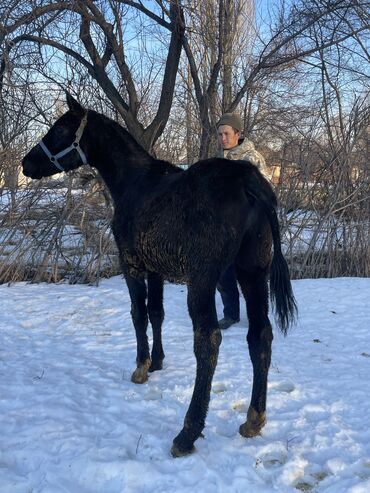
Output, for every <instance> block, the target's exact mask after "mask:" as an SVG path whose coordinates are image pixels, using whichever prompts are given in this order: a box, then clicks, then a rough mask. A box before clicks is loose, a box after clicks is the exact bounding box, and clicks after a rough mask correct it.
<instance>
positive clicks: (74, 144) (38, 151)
mask: <svg viewBox="0 0 370 493" xmlns="http://www.w3.org/2000/svg"><path fill="white" fill-rule="evenodd" d="M66 94H67V104H68V108H69V109H68V111H67V112H66V113H65V114H64V115H63V116H61V117H60V118H59V119H58V120H57V121H56V122H55V123H54V125H53V126H52V127H51V129H50V130H49V131H48V133H47V134H46V135H45V136H44V137H43V139H42V140H41V141H40V142H39V143H38V144H36V145H35V146H34V147H33V148H32V149H31V150H30V151H29V152H28V154H27V155H26V156H25V157H24V158H23V161H22V166H23V174H24V175H25V176H28V177H30V178H36V179H40V178H42V177H45V176H52V175H54V174H56V173H60V172H62V171H70V170H72V169H76V168H78V167H79V166H81V165H82V164H87V158H86V155H85V153H84V151H83V150H82V148H81V147H80V141H81V139H83V134H84V130H85V127H86V123H87V110H85V109H84V108H83V107H82V106H81V105H80V104H79V103H78V102H77V101H76V100H75V99H74V98H73V97H72V96H71V95H70V94H68V93H66Z"/></svg>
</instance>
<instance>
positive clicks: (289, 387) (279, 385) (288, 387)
mask: <svg viewBox="0 0 370 493" xmlns="http://www.w3.org/2000/svg"><path fill="white" fill-rule="evenodd" d="M269 389H270V390H276V391H277V392H286V393H287V394H290V393H291V392H293V390H295V385H294V383H293V382H291V381H289V380H286V381H285V382H284V381H283V382H271V383H270V384H269Z"/></svg>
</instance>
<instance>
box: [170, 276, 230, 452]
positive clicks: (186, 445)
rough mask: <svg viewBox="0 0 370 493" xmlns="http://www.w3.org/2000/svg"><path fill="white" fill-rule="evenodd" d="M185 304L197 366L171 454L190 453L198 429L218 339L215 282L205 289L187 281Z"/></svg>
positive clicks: (215, 361) (208, 390) (209, 384)
mask: <svg viewBox="0 0 370 493" xmlns="http://www.w3.org/2000/svg"><path fill="white" fill-rule="evenodd" d="M188 307H189V313H190V316H191V319H192V322H193V329H194V354H195V357H196V362H197V369H196V379H195V385H194V390H193V396H192V398H191V402H190V406H189V409H188V411H187V413H186V417H185V420H184V427H183V428H182V430H181V431H180V433H179V434H178V435H177V437H176V438H175V439H174V441H173V446H172V449H171V453H172V455H173V456H174V457H180V456H183V455H187V454H189V453H191V452H192V451H193V450H194V442H195V440H197V438H199V436H200V435H201V433H202V430H203V428H204V425H205V419H206V415H207V411H208V405H209V400H210V392H211V384H212V378H213V374H214V372H215V369H216V365H217V358H218V350H219V346H220V344H221V339H222V338H221V332H220V329H219V328H218V323H217V313H216V306H215V286H214V288H213V289H212V290H209V289H199V286H193V285H191V286H190V287H189V288H188Z"/></svg>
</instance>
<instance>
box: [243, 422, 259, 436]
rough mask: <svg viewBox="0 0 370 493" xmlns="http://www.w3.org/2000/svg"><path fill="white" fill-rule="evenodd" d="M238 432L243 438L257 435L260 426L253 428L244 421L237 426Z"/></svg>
mask: <svg viewBox="0 0 370 493" xmlns="http://www.w3.org/2000/svg"><path fill="white" fill-rule="evenodd" d="M239 433H240V434H241V436H242V437H244V438H253V437H256V436H257V435H260V433H261V428H254V427H253V426H251V425H250V424H249V423H244V424H243V425H240V426H239Z"/></svg>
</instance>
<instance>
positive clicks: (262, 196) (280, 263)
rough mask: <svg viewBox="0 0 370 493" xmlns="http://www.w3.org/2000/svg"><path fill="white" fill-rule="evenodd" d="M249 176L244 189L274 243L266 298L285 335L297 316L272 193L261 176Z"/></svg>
mask: <svg viewBox="0 0 370 493" xmlns="http://www.w3.org/2000/svg"><path fill="white" fill-rule="evenodd" d="M251 174H252V173H251ZM253 175H254V176H253V178H252V177H251V176H250V175H249V176H248V181H247V183H246V185H247V187H246V188H247V190H246V191H247V193H248V194H249V195H251V196H252V197H253V198H254V199H255V200H256V202H257V203H258V204H259V205H260V206H261V207H262V209H263V211H264V212H265V214H266V216H267V219H268V222H269V224H270V228H271V233H272V240H273V246H274V254H273V257H272V262H271V266H270V298H271V301H272V303H273V305H274V309H275V313H276V316H277V323H278V326H279V328H280V330H281V332H282V333H283V334H284V335H286V334H287V331H288V329H289V328H290V327H291V325H293V323H294V321H295V319H296V317H297V313H298V310H297V304H296V301H295V298H294V294H293V290H292V285H291V282H290V276H289V268H288V264H287V262H286V260H285V258H284V256H283V253H282V251H281V238H280V228H279V220H278V217H277V214H276V204H277V202H276V196H275V194H274V192H273V190H272V188H271V186H270V184H269V183H268V182H267V180H265V179H263V178H261V176H260V175H259V173H258V175H257V173H253ZM257 178H258V181H257Z"/></svg>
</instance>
